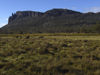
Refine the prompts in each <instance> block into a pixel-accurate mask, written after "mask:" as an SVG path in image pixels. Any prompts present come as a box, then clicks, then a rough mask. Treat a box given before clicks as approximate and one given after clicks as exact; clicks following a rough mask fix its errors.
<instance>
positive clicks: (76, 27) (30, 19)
mask: <svg viewBox="0 0 100 75" xmlns="http://www.w3.org/2000/svg"><path fill="white" fill-rule="evenodd" d="M99 21H100V13H92V12H89V13H81V12H77V11H73V10H69V9H52V10H48V11H46V12H36V11H17V12H16V13H13V14H12V16H10V17H9V21H8V24H7V25H6V26H4V27H2V28H1V29H0V33H21V34H22V33H62V32H87V33H89V32H98V31H96V28H98V27H96V25H97V23H98V22H99ZM99 27H100V26H99ZM94 28H95V29H94Z"/></svg>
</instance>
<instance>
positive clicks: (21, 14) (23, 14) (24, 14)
mask: <svg viewBox="0 0 100 75" xmlns="http://www.w3.org/2000/svg"><path fill="white" fill-rule="evenodd" d="M42 15H43V13H42V12H34V11H17V12H16V13H14V14H12V16H10V17H9V21H8V23H11V22H12V21H13V20H15V19H19V18H24V17H38V16H42Z"/></svg>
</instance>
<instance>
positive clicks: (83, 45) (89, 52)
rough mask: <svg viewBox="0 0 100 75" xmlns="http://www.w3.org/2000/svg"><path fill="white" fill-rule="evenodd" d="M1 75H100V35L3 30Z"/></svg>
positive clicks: (0, 46) (1, 39) (0, 54)
mask: <svg viewBox="0 0 100 75" xmlns="http://www.w3.org/2000/svg"><path fill="white" fill-rule="evenodd" d="M0 75H100V35H99V34H84V33H81V34H77V33H73V34H66V33H60V34H58V33H55V34H13V35H11V34H8V35H7V34H2V35H0Z"/></svg>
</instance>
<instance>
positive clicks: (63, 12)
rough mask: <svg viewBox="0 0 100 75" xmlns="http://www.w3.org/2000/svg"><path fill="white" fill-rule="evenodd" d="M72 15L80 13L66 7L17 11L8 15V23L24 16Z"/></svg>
mask: <svg viewBox="0 0 100 75" xmlns="http://www.w3.org/2000/svg"><path fill="white" fill-rule="evenodd" d="M70 14H71V15H72V14H74V15H75V14H81V13H80V12H76V11H72V10H68V9H52V10H48V11H46V12H44V13H43V12H34V11H17V12H16V13H15V14H12V16H10V17H9V21H8V23H11V22H12V21H14V20H16V19H20V18H25V17H41V16H43V17H47V16H49V17H51V16H54V17H56V16H64V15H70Z"/></svg>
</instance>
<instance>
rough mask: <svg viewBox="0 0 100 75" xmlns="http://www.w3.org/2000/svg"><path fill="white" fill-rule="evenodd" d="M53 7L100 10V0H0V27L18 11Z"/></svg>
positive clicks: (85, 10) (82, 10) (42, 9)
mask: <svg viewBox="0 0 100 75" xmlns="http://www.w3.org/2000/svg"><path fill="white" fill-rule="evenodd" d="M52 8H66V9H67V8H68V9H72V10H76V11H80V12H100V0H0V9H1V10H0V27H2V26H4V25H5V24H7V23H8V17H9V16H10V15H11V14H12V13H15V12H16V11H23V10H32V11H42V12H44V11H46V10H48V9H52Z"/></svg>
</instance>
